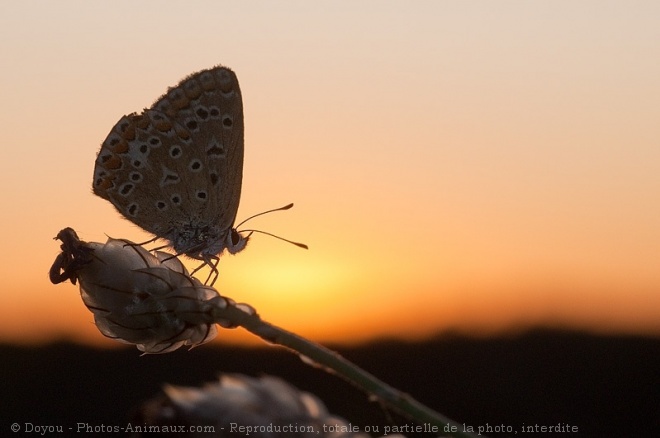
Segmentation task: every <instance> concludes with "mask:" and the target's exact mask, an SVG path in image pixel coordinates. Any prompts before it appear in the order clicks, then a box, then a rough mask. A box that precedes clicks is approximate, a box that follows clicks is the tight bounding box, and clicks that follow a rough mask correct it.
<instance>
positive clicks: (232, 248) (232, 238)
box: [225, 228, 252, 254]
mask: <svg viewBox="0 0 660 438" xmlns="http://www.w3.org/2000/svg"><path fill="white" fill-rule="evenodd" d="M251 234H252V233H249V234H248V235H247V236H244V235H242V234H241V233H239V232H238V231H236V229H235V228H232V229H231V230H230V231H229V233H227V238H226V239H225V248H227V251H229V254H236V253H238V252H241V251H243V249H244V248H245V247H246V246H247V243H248V240H250V235H251Z"/></svg>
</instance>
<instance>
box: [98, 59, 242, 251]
mask: <svg viewBox="0 0 660 438" xmlns="http://www.w3.org/2000/svg"><path fill="white" fill-rule="evenodd" d="M243 143H244V125H243V103H242V98H241V92H240V88H239V85H238V79H237V78H236V75H235V74H234V72H232V71H231V70H230V69H228V68H226V67H215V68H213V69H210V70H202V71H200V72H197V73H195V74H193V75H191V76H189V77H187V78H185V79H184V80H182V81H181V82H180V83H179V84H178V85H177V86H176V87H173V88H170V89H169V90H168V92H167V93H166V94H165V95H163V96H162V97H161V98H160V99H158V100H157V101H156V103H154V105H153V106H152V108H150V109H147V110H145V111H143V112H142V114H139V115H137V114H131V115H128V116H125V117H123V118H122V119H121V120H120V121H119V122H118V123H117V124H116V125H115V126H114V127H113V128H112V130H111V131H110V134H109V135H108V137H107V138H106V140H105V141H104V142H103V144H102V146H101V150H100V152H99V154H98V157H97V159H96V165H95V168H94V182H93V190H94V193H95V194H96V195H98V196H100V197H102V198H104V199H107V200H108V201H110V202H111V203H112V204H113V205H114V206H115V207H116V208H117V210H118V211H119V212H120V213H121V214H122V215H124V216H125V217H126V218H127V219H129V220H131V221H132V222H134V223H135V224H137V225H139V226H140V227H142V228H144V229H145V230H147V231H149V232H151V233H153V234H155V235H157V236H159V237H163V238H168V239H170V240H172V241H174V240H177V239H178V238H179V237H180V236H184V237H183V241H184V243H183V244H181V245H183V246H185V245H186V243H185V241H186V240H190V245H193V244H194V243H199V241H204V240H205V239H206V236H211V238H212V239H223V238H224V236H225V235H226V233H228V232H229V230H230V229H231V227H232V225H233V223H234V220H235V218H236V212H237V210H238V205H239V201H240V194H241V183H242V177H243ZM201 234H205V235H204V236H202V235H201ZM179 240H180V239H179ZM181 245H180V246H181ZM209 245H210V243H209ZM175 249H176V248H175ZM180 249H183V250H185V248H180Z"/></svg>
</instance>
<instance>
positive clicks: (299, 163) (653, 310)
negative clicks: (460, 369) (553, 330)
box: [0, 1, 660, 345]
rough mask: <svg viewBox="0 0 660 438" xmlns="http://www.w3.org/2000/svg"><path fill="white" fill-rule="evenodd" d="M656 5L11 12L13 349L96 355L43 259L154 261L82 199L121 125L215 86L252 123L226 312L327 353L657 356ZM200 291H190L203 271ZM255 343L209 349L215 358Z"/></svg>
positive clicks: (22, 8)
mask: <svg viewBox="0 0 660 438" xmlns="http://www.w3.org/2000/svg"><path fill="white" fill-rule="evenodd" d="M658 54H660V3H658V2H654V1H638V2H615V1H582V2H572V1H547V2H541V1H538V2H525V1H503V2H487V1H483V2H477V1H474V2H469V1H468V2H464V1H456V2H446V1H443V2H437V1H417V2H406V1H363V2H348V1H340V2H337V1H332V2H330V1H326V2H304V1H283V2H260V1H248V2H225V1H220V2H216V1H192V2H160V1H142V2H128V1H119V2H100V1H92V2H89V1H64V2H46V1H42V2H12V3H9V2H4V3H3V4H2V5H1V6H0V56H1V57H2V59H3V68H2V69H0V82H1V83H2V84H3V86H2V96H3V105H2V106H1V107H0V123H1V124H2V128H3V129H2V130H0V144H1V145H2V148H3V152H4V159H3V160H2V161H0V203H1V204H2V205H3V206H4V208H3V209H2V212H1V213H0V221H1V222H2V224H3V225H4V229H5V236H4V241H5V244H4V245H3V246H4V251H2V252H1V253H0V258H2V260H1V261H0V266H2V268H0V269H2V272H1V273H0V275H2V278H4V279H5V280H6V281H5V288H4V292H3V293H2V294H0V341H8V342H30V341H42V340H48V339H53V338H57V337H62V336H65V337H67V338H71V339H75V340H83V341H86V342H94V343H101V342H105V343H104V345H106V344H107V343H109V342H110V341H104V340H103V339H102V336H101V335H100V334H99V333H98V332H96V329H95V328H94V326H93V325H92V323H91V321H92V316H91V313H89V312H88V311H87V310H86V309H85V308H84V306H83V304H82V302H81V300H80V299H79V296H78V291H77V288H76V287H74V286H72V285H70V284H67V285H58V286H53V285H51V284H50V283H49V282H48V276H47V271H48V269H49V267H50V264H51V263H52V261H53V260H54V259H55V256H56V255H57V253H58V248H59V245H58V244H57V242H55V241H53V240H52V238H53V237H54V236H55V235H56V234H57V232H58V231H59V230H60V229H62V228H64V227H67V226H70V227H73V228H74V229H75V230H76V231H77V232H78V234H79V235H80V237H81V238H83V239H85V240H90V241H104V240H105V239H106V237H105V236H106V235H111V236H113V237H121V238H127V239H132V240H135V241H144V240H147V239H148V238H150V237H151V236H150V235H148V234H147V233H145V232H143V231H141V230H140V229H138V228H137V227H136V226H135V225H133V224H131V223H130V222H128V221H126V220H124V219H123V218H121V216H120V215H119V213H117V212H116V211H115V209H114V208H113V207H112V205H110V204H109V203H108V202H107V201H105V200H102V199H100V198H98V197H96V196H95V195H93V194H92V191H91V180H92V172H93V168H94V160H95V157H96V154H97V152H98V149H99V147H100V144H101V142H102V141H103V140H104V139H105V137H106V135H107V134H108V133H109V131H110V129H111V128H112V127H113V126H114V124H115V123H116V122H117V121H118V120H119V118H120V117H121V116H123V115H124V114H129V113H131V112H140V111H141V110H142V109H143V108H145V107H148V106H150V105H151V104H152V103H153V102H154V101H155V100H156V99H157V98H158V97H159V96H160V95H162V94H163V93H164V92H165V91H166V89H167V87H169V86H173V85H175V84H176V83H178V81H179V80H180V79H182V78H183V77H185V76H187V75H189V74H191V73H193V72H195V71H198V70H201V69H204V68H210V67H212V66H214V65H217V64H223V65H226V66H228V67H230V68H232V69H233V70H234V71H235V72H236V74H237V75H238V79H239V82H240V84H241V89H242V93H243V105H244V110H245V166H244V180H243V194H242V200H241V206H240V209H239V213H238V218H239V220H242V219H243V218H245V217H247V216H250V215H252V214H254V213H258V212H260V211H264V210H267V209H270V208H274V207H279V206H282V205H285V204H287V203H289V202H294V203H295V204H296V205H295V207H294V208H293V209H292V210H289V211H287V212H279V213H274V214H272V215H268V216H264V217H261V218H259V219H256V220H255V221H254V222H252V223H251V224H250V225H251V227H257V228H259V229H262V230H264V231H268V232H272V233H275V234H278V235H281V236H283V237H286V238H289V239H292V240H296V241H302V242H305V243H307V244H308V245H309V246H310V250H309V251H304V250H300V249H298V248H296V247H294V246H291V245H287V244H285V243H283V242H281V241H277V240H275V239H272V238H269V237H267V236H255V237H254V238H253V239H252V241H251V243H250V245H249V246H248V248H247V249H246V250H245V251H243V252H242V253H240V254H238V255H236V256H228V255H226V256H224V257H223V258H222V259H221V262H220V272H221V274H220V279H219V281H218V283H216V287H217V288H218V289H219V291H220V292H221V293H223V294H225V295H227V296H230V297H232V298H234V299H235V300H237V301H242V302H247V303H249V304H251V305H252V306H254V307H255V308H257V309H258V310H259V312H260V314H261V315H262V317H263V318H264V319H266V320H268V321H270V322H273V323H275V324H279V325H282V326H284V327H285V328H287V329H289V330H293V331H298V332H300V333H301V334H303V335H306V336H310V337H312V338H314V339H317V340H324V341H325V340H334V341H344V342H351V341H361V340H367V339H373V338H377V337H382V336H398V337H404V338H408V339H420V338H423V337H426V336H430V335H432V334H433V333H437V332H440V331H442V330H447V329H458V330H462V331H465V332H476V333H480V334H489V333H499V332H501V331H503V330H509V329H511V328H520V327H528V326H534V325H546V326H553V327H570V328H577V329H587V330H592V331H598V332H626V333H650V334H655V335H657V334H658V333H660V298H659V296H660V294H659V292H660V269H659V268H658V267H659V266H660V227H659V226H658V224H659V223H660V121H659V120H660V119H659V118H658V115H659V114H660V61H659V57H658ZM189 266H191V267H194V266H195V264H194V263H191V264H190V265H189ZM241 336H242V335H240V334H235V333H233V332H232V333H224V332H221V334H220V336H219V337H220V338H224V339H229V340H231V339H238V338H240V337H241Z"/></svg>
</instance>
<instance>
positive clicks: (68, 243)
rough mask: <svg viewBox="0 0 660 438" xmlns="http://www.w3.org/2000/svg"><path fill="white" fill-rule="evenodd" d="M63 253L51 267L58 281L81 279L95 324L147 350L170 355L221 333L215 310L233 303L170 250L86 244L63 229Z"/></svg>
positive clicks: (114, 243)
mask: <svg viewBox="0 0 660 438" xmlns="http://www.w3.org/2000/svg"><path fill="white" fill-rule="evenodd" d="M56 239H59V240H61V241H62V245H61V249H62V253H61V254H59V255H58V256H57V258H56V259H55V262H54V263H53V266H52V267H51V269H50V279H51V281H52V282H53V283H55V284H56V283H61V282H63V281H66V280H71V282H72V283H73V284H76V282H77V281H79V282H80V295H81V297H82V300H83V302H84V303H85V305H86V306H87V308H88V309H89V310H90V311H91V312H92V313H93V314H94V321H95V324H96V327H98V329H99V330H100V331H101V333H102V334H103V335H105V336H107V337H109V338H112V339H116V340H118V341H120V342H124V343H129V344H135V345H136V346H137V348H138V349H139V350H140V351H143V352H145V353H167V352H170V351H173V350H176V349H177V348H179V347H181V346H184V345H188V346H191V347H194V346H197V345H201V344H203V343H205V342H208V341H210V340H211V339H213V338H214V337H215V335H216V334H217V328H216V325H215V322H214V317H213V309H217V308H225V307H227V305H228V301H227V300H226V299H225V298H223V297H221V296H220V295H219V294H218V292H217V291H216V290H215V289H213V288H212V287H208V286H204V285H203V284H202V283H201V282H200V281H199V280H197V279H196V278H194V277H191V276H190V275H189V274H188V271H187V270H186V268H185V267H184V266H183V264H182V263H181V262H180V261H179V259H177V258H176V257H172V255H171V254H167V253H163V252H158V251H156V252H155V253H153V254H152V253H150V252H149V251H147V250H145V249H144V248H142V247H141V246H139V245H136V244H134V243H132V242H129V241H126V240H119V239H112V238H110V239H108V241H107V243H104V244H103V243H96V242H84V241H82V240H80V239H79V238H78V236H77V234H76V232H75V231H74V230H73V229H71V228H65V229H63V230H62V231H60V232H59V233H58V235H57V237H56Z"/></svg>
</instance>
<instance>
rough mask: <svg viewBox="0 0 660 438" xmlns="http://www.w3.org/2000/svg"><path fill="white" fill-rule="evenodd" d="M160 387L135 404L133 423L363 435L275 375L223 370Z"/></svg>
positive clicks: (213, 432) (255, 433)
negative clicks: (208, 379) (209, 377)
mask: <svg viewBox="0 0 660 438" xmlns="http://www.w3.org/2000/svg"><path fill="white" fill-rule="evenodd" d="M164 392H165V396H164V397H160V398H157V399H153V400H150V401H148V402H146V403H145V404H144V405H143V406H142V407H141V408H140V411H139V415H140V418H137V419H136V423H140V424H147V425H155V426H167V425H172V424H184V425H186V424H187V425H195V426H197V427H199V426H206V429H203V430H207V431H208V433H207V434H204V433H199V432H196V433H195V434H194V436H214V437H234V436H246V435H249V436H251V437H280V436H282V437H284V436H286V437H305V438H306V437H310V436H315V437H322V438H330V437H332V438H349V437H350V438H368V437H369V435H368V434H365V433H361V432H359V431H358V432H354V431H353V430H352V429H353V428H352V427H351V426H349V424H348V422H346V420H344V419H343V418H340V417H337V416H334V415H332V414H330V413H329V412H328V410H327V408H326V407H325V405H324V404H323V402H322V401H321V400H319V399H318V398H317V397H316V396H314V395H313V394H310V393H308V392H304V391H300V390H298V389H297V388H295V387H294V386H292V385H290V384H289V383H287V382H285V381H284V380H282V379H279V378H277V377H272V376H264V377H261V378H254V377H248V376H245V375H242V374H225V375H223V376H222V377H221V378H220V381H219V382H215V383H209V384H207V385H205V386H204V387H203V388H194V387H183V386H173V385H166V386H165V388H164ZM324 426H325V427H324ZM239 428H242V429H240V430H239ZM134 436H141V435H139V434H135V435H134ZM189 436H193V434H192V433H191V434H190V435H189Z"/></svg>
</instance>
